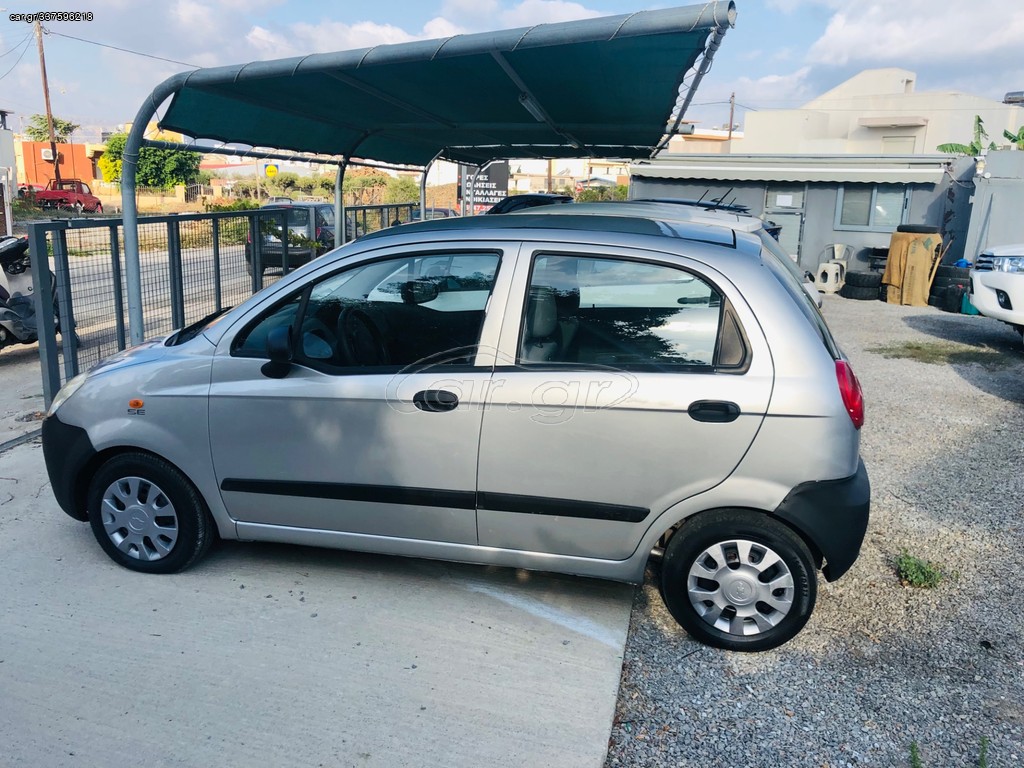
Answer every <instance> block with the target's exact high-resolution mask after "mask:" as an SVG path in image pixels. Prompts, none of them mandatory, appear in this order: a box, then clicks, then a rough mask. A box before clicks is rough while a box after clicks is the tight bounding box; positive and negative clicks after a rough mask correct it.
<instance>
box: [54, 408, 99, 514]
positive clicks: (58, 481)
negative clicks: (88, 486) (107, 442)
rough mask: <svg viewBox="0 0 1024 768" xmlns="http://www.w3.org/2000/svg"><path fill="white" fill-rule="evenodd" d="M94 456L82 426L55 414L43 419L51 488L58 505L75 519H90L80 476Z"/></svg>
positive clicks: (90, 443) (94, 452) (94, 451)
mask: <svg viewBox="0 0 1024 768" xmlns="http://www.w3.org/2000/svg"><path fill="white" fill-rule="evenodd" d="M95 455H96V449H95V448H93V446H92V441H90V440H89V434H88V433H87V432H86V431H85V430H84V429H82V428H81V427H74V426H71V425H70V424H65V423H64V422H63V421H61V420H60V419H58V418H57V416H56V415H51V416H47V417H46V418H45V419H43V458H44V459H45V460H46V473H47V474H48V475H49V476H50V487H51V488H52V489H53V495H54V497H55V498H56V499H57V503H58V504H60V508H61V509H63V510H64V511H65V512H67V513H68V515H70V516H71V517H73V518H75V520H88V519H89V518H88V513H87V511H86V506H85V498H84V497H83V494H81V493H79V489H80V484H79V478H81V476H82V471H83V470H84V469H85V467H86V465H88V463H89V462H90V461H91V460H92V459H93V457H94V456H95Z"/></svg>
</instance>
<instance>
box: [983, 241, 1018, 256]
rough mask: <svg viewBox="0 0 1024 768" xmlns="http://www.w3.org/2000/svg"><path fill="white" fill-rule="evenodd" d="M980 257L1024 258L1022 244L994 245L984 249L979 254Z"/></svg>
mask: <svg viewBox="0 0 1024 768" xmlns="http://www.w3.org/2000/svg"><path fill="white" fill-rule="evenodd" d="M981 255H982V256H1024V243H1017V244H1016V245H996V246H993V247H992V248H986V249H985V250H984V251H982V252H981Z"/></svg>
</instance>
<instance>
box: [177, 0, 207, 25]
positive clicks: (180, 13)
mask: <svg viewBox="0 0 1024 768" xmlns="http://www.w3.org/2000/svg"><path fill="white" fill-rule="evenodd" d="M172 12H173V15H174V20H175V21H177V22H178V23H179V24H180V25H182V26H183V27H191V28H193V29H195V30H196V31H198V32H204V31H205V30H207V29H209V28H210V27H213V26H216V21H215V19H216V17H215V16H214V14H213V11H212V9H211V8H210V7H209V6H207V5H202V4H200V3H197V2H195V0H177V2H176V3H175V4H174V6H173V10H172Z"/></svg>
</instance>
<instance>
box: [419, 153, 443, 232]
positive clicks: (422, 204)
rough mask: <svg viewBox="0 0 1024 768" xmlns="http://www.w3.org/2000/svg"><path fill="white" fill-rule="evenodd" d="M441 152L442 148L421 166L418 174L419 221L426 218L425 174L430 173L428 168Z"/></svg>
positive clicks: (431, 166) (432, 165)
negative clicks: (421, 168) (420, 172)
mask: <svg viewBox="0 0 1024 768" xmlns="http://www.w3.org/2000/svg"><path fill="white" fill-rule="evenodd" d="M442 152H444V150H443V149H442V150H441V151H440V152H438V153H437V154H436V155H434V156H433V157H432V158H431V160H430V162H429V163H427V164H426V165H425V166H423V173H422V174H420V221H426V220H427V176H428V175H429V174H430V169H431V168H433V167H434V163H436V162H437V160H438V158H440V157H441V153H442Z"/></svg>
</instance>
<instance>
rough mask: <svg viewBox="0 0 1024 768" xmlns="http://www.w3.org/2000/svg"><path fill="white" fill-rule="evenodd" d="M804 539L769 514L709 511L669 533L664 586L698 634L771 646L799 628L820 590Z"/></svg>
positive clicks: (737, 647) (727, 644)
mask: <svg viewBox="0 0 1024 768" xmlns="http://www.w3.org/2000/svg"><path fill="white" fill-rule="evenodd" d="M817 587H818V585H817V577H816V575H815V570H814V559H813V558H812V556H811V553H810V551H809V550H808V548H807V545H806V544H805V543H804V541H803V540H802V539H801V538H800V537H799V536H798V535H797V534H796V533H794V532H793V531H792V530H790V529H789V528H787V527H786V526H785V525H783V524H782V523H780V522H778V521H777V520H774V519H772V518H771V517H769V516H768V515H765V514H761V513H756V512H747V511H743V510H722V511H715V512H706V513H704V514H702V515H699V516H698V517H696V518H694V519H692V520H691V521H690V522H688V523H686V524H685V525H683V527H682V528H680V529H679V530H678V531H677V532H676V534H675V535H674V536H673V537H672V538H671V539H670V540H669V543H668V546H667V547H666V549H665V557H664V560H663V562H662V568H661V593H662V597H663V599H664V600H665V605H666V607H667V608H668V610H669V612H670V613H671V614H672V616H673V617H674V618H675V619H676V621H678V622H679V623H680V624H681V625H682V627H683V629H685V630H686V631H687V632H688V633H689V634H690V635H691V636H693V637H694V638H695V639H697V640H699V641H701V642H703V643H706V644H707V645H711V646H714V647H716V648H724V649H726V650H731V651H765V650H768V649H771V648H776V647H778V646H780V645H782V644H783V643H785V642H786V641H787V640H789V639H790V638H792V637H793V636H794V635H796V634H797V633H798V632H799V631H800V630H801V629H802V628H803V626H804V624H806V623H807V620H808V619H809V618H810V615H811V611H813V610H814V602H815V599H816V597H817Z"/></svg>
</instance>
